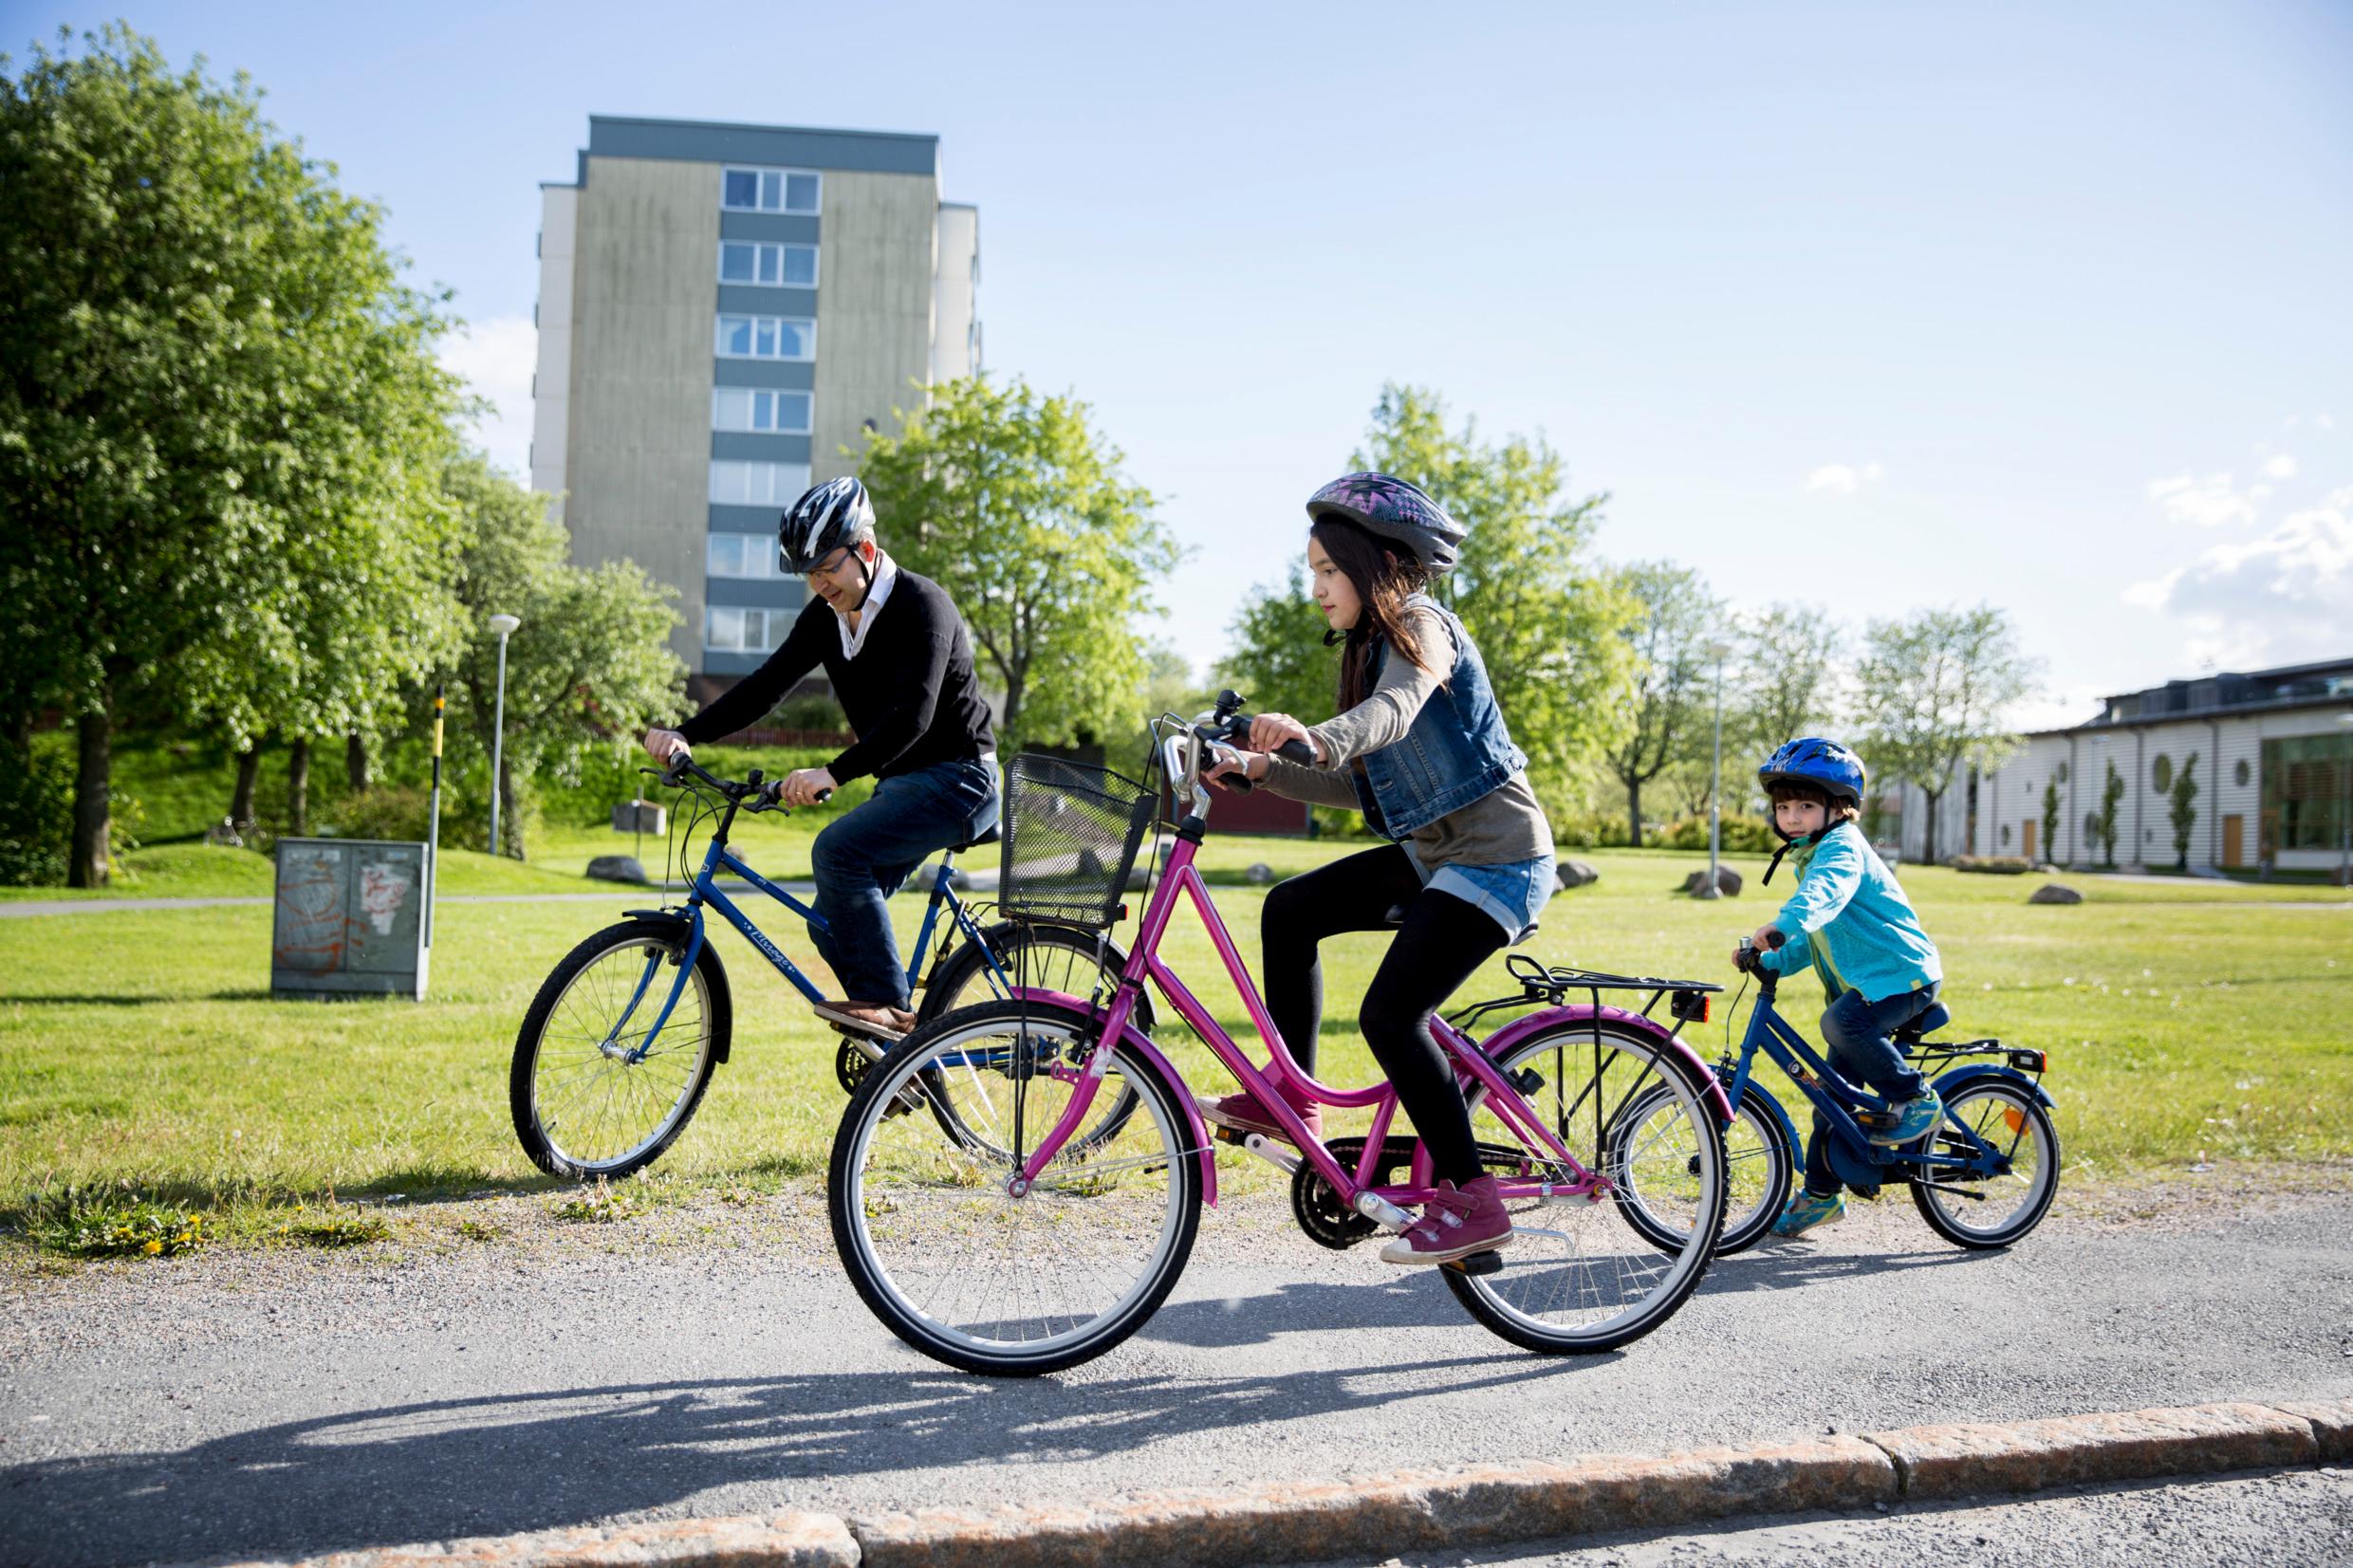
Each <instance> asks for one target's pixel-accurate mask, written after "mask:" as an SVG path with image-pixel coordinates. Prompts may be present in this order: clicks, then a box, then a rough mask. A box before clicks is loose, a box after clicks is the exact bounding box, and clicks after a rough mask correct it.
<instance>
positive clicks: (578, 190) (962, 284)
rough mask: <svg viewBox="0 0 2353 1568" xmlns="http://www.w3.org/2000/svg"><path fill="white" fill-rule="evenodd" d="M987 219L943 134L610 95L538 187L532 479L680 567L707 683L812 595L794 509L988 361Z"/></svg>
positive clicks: (601, 547)
mask: <svg viewBox="0 0 2353 1568" xmlns="http://www.w3.org/2000/svg"><path fill="white" fill-rule="evenodd" d="M979 223H980V215H979V213H978V212H975V211H974V210H973V208H971V207H968V206H962V205H958V204H955V203H951V202H943V201H942V200H940V196H939V138H936V137H929V136H900V135H888V134H881V133H876V132H867V131H822V130H801V129H793V128H788V127H784V126H769V125H720V124H706V123H702V122H699V121H695V120H622V119H614V118H609V117H606V116H602V115H597V116H591V117H590V119H589V121H588V145H587V147H586V148H585V149H584V150H583V151H582V153H581V155H580V167H579V171H578V177H577V178H576V179H575V180H574V181H573V182H572V183H570V184H555V183H550V184H547V185H544V186H542V187H541V220H540V251H539V254H540V276H539V308H538V324H539V369H538V376H537V378H536V379H535V381H534V383H533V397H534V406H533V417H532V432H531V436H532V438H531V483H532V485H533V487H534V488H536V489H542V490H546V491H549V492H551V493H554V494H557V495H560V496H561V498H562V499H561V501H560V503H559V505H560V507H561V510H560V514H559V515H560V516H561V517H562V519H563V521H564V524H565V526H566V527H567V528H569V529H570V530H571V535H572V554H573V558H574V559H575V560H576V561H580V562H582V563H596V562H601V561H609V560H614V559H617V558H621V557H626V558H628V559H629V560H632V561H635V562H637V563H639V565H640V566H643V567H644V568H645V569H646V570H647V571H648V572H650V573H651V574H653V576H654V577H656V578H657V579H658V580H660V581H665V582H669V583H673V584H675V585H676V587H677V588H678V590H679V596H680V600H681V602H680V608H681V610H682V611H683V612H684V614H685V624H684V625H683V626H682V627H681V628H680V629H679V632H678V636H677V640H676V649H677V653H678V655H679V657H680V658H682V659H684V660H685V661H686V665H687V668H688V669H689V670H690V671H693V672H695V679H694V680H693V682H692V683H691V684H692V687H693V689H694V693H695V696H696V697H697V698H707V697H708V695H709V694H710V692H711V691H712V690H713V687H714V686H715V685H717V684H721V683H724V682H725V681H727V680H730V679H732V678H733V677H734V676H736V675H740V674H743V673H747V672H748V671H750V670H751V669H753V668H755V667H756V666H757V665H758V664H759V662H760V661H761V659H762V658H764V657H765V656H766V655H767V654H768V653H769V650H771V649H772V648H774V647H775V646H776V644H777V643H778V642H780V641H782V640H783V637H784V634H785V631H786V629H787V627H788V626H789V625H790V624H791V621H792V618H793V617H794V616H796V615H797V614H799V612H800V607H801V604H802V602H803V600H804V597H805V594H806V589H805V587H804V585H803V584H802V582H801V581H799V580H798V579H795V578H786V577H781V576H779V575H778V573H777V569H776V517H777V513H778V512H779V511H780V510H781V509H782V508H783V507H785V506H787V505H788V504H789V503H790V502H791V501H792V499H793V498H794V497H795V496H797V495H799V494H800V493H801V491H802V490H803V489H806V488H807V487H808V485H809V484H811V483H812V482H813V481H815V480H819V479H825V478H830V477H832V476H833V475H835V474H838V473H842V472H845V471H847V470H848V469H849V467H850V463H849V460H848V459H846V458H845V457H843V454H842V453H843V449H844V448H847V449H849V450H850V451H852V452H855V451H856V450H857V449H858V447H859V445H860V443H861V442H862V439H863V433H864V432H865V431H866V430H867V429H869V428H872V429H878V430H882V431H886V432H887V431H891V430H893V429H895V428H896V427H895V422H894V420H893V417H892V411H893V410H894V409H900V408H906V407H909V406H910V405H911V403H913V402H914V401H916V400H918V399H920V398H921V397H922V396H923V394H922V391H921V390H920V389H921V387H922V386H924V385H926V384H929V383H932V382H936V381H940V380H946V379H950V378H954V377H958V376H964V375H968V374H970V373H972V372H973V371H974V370H976V369H978V368H979V362H980V323H979V316H978V314H977V310H976V291H977V287H978V283H979V274H980V228H979Z"/></svg>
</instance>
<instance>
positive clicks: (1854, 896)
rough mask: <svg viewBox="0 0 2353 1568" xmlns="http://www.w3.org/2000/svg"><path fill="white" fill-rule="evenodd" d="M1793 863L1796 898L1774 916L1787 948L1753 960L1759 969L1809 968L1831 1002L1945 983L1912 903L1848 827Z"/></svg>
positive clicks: (1834, 831) (1873, 997)
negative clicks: (1853, 994) (1851, 994)
mask: <svg viewBox="0 0 2353 1568" xmlns="http://www.w3.org/2000/svg"><path fill="white" fill-rule="evenodd" d="M1792 862H1793V863H1794V864H1795V865H1796V866H1797V868H1798V870H1799V872H1800V873H1801V876H1800V879H1799V881H1798V885H1797V891H1796V892H1795V893H1793V894H1791V895H1789V901H1788V903H1786V904H1784V905H1782V906H1781V913H1779V914H1777V915H1775V916H1774V917H1773V925H1774V927H1775V928H1776V929H1778V930H1779V931H1780V932H1781V933H1782V934H1783V935H1784V936H1786V937H1788V945H1787V946H1786V947H1784V948H1782V949H1781V950H1780V951H1778V952H1766V953H1762V954H1760V955H1759V956H1758V961H1759V962H1760V963H1761V964H1762V965H1763V966H1764V967H1765V968H1769V969H1771V970H1772V971H1773V972H1774V973H1776V974H1794V973H1795V972H1796V971H1797V970H1798V968H1800V967H1801V966H1803V965H1805V964H1807V963H1811V964H1812V965H1813V966H1814V968H1816V969H1817V970H1819V971H1820V972H1821V975H1822V986H1823V989H1825V990H1826V991H1828V992H1829V993H1830V994H1831V995H1832V996H1833V997H1835V996H1837V995H1838V994H1839V993H1840V992H1841V991H1848V990H1854V991H1861V992H1862V999H1863V1000H1864V1001H1866V1002H1884V1001H1886V1000H1887V999H1888V998H1889V997H1891V996H1900V995H1902V994H1903V993H1904V992H1906V991H1917V990H1918V989H1919V988H1920V987H1923V986H1928V985H1932V984H1934V983H1936V981H1939V980H1942V979H1943V978H1944V966H1943V965H1942V964H1941V963H1940V962H1939V961H1938V960H1937V957H1936V943H1934V942H1931V941H1930V940H1929V939H1928V933H1927V932H1924V931H1922V930H1921V929H1920V917H1919V916H1918V915H1917V914H1915V913H1912V902H1911V900H1910V899H1908V898H1906V897H1904V895H1903V889H1901V888H1900V887H1898V886H1897V885H1896V877H1895V874H1894V873H1892V872H1890V871H1889V870H1888V869H1887V862H1886V861H1884V860H1881V858H1879V856H1878V855H1877V854H1875V853H1874V852H1873V851H1872V848H1871V846H1870V844H1869V843H1868V842H1867V841H1866V840H1865V839H1863V836H1862V829H1861V828H1859V827H1857V826H1856V825H1855V824H1854V823H1853V822H1852V821H1844V822H1841V823H1840V824H1839V825H1838V826H1836V827H1834V828H1832V829H1831V830H1830V831H1829V833H1828V834H1827V835H1825V837H1824V839H1823V840H1822V841H1821V842H1820V843H1818V844H1816V845H1814V846H1813V847H1812V848H1811V849H1808V850H1800V851H1798V853H1797V854H1796V855H1795V856H1793V857H1792Z"/></svg>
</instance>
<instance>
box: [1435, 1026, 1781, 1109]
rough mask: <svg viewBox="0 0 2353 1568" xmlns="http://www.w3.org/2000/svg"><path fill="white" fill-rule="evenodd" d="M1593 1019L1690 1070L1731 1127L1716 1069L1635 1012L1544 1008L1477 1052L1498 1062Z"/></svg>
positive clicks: (1496, 1035)
mask: <svg viewBox="0 0 2353 1568" xmlns="http://www.w3.org/2000/svg"><path fill="white" fill-rule="evenodd" d="M1596 1018H1599V1019H1600V1020H1601V1021H1602V1022H1603V1023H1604V1024H1618V1025H1621V1026H1622V1027H1624V1028H1627V1029H1631V1030H1632V1031H1634V1032H1635V1033H1636V1034H1643V1035H1648V1036H1650V1037H1651V1039H1653V1040H1655V1041H1657V1042H1658V1043H1659V1044H1661V1045H1664V1046H1666V1047H1668V1049H1669V1050H1671V1051H1672V1052H1673V1053H1674V1054H1675V1055H1676V1056H1677V1057H1679V1058H1681V1059H1682V1061H1683V1064H1684V1066H1686V1067H1688V1068H1689V1069H1691V1075H1692V1081H1693V1082H1695V1083H1697V1084H1701V1085H1704V1086H1705V1088H1706V1092H1707V1096H1708V1098H1709V1099H1710V1101H1712V1102H1713V1103H1714V1106H1715V1114H1716V1116H1717V1117H1718V1119H1720V1120H1721V1121H1722V1122H1723V1124H1724V1125H1725V1126H1727V1127H1730V1126H1731V1125H1732V1101H1731V1100H1730V1099H1729V1098H1726V1097H1725V1094H1724V1084H1723V1080H1722V1079H1718V1078H1717V1077H1716V1076H1715V1069H1714V1068H1713V1067H1711V1066H1709V1065H1708V1063H1707V1061H1705V1060H1704V1059H1703V1058H1702V1057H1701V1056H1700V1055H1699V1053H1698V1052H1697V1051H1695V1050H1693V1049H1692V1048H1691V1046H1690V1045H1689V1044H1688V1043H1686V1042H1684V1040H1683V1039H1682V1037H1681V1036H1679V1035H1674V1034H1670V1033H1668V1032H1667V1029H1666V1027H1665V1026H1664V1025H1662V1024H1659V1023H1658V1020H1656V1019H1653V1018H1645V1017H1644V1016H1643V1015H1642V1014H1640V1013H1638V1012H1629V1011H1628V1010H1626V1009H1625V1008H1623V1007H1610V1006H1603V1007H1601V1008H1598V1009H1597V1008H1596V1007H1595V1006H1594V1005H1592V1004H1591V1003H1589V1002H1588V1003H1584V1004H1583V1005H1578V1006H1568V1007H1545V1008H1542V1009H1540V1010H1538V1011H1536V1012H1532V1013H1529V1014H1528V1015H1527V1016H1526V1017H1525V1018H1520V1019H1516V1020H1514V1021H1513V1022H1511V1023H1510V1024H1505V1025H1504V1026H1503V1027H1502V1028H1500V1029H1497V1030H1496V1031H1495V1032H1494V1033H1493V1034H1491V1035H1489V1036H1488V1037H1487V1038H1486V1039H1485V1040H1483V1041H1481V1042H1479V1049H1480V1050H1482V1051H1485V1052H1486V1053H1487V1054H1488V1055H1489V1056H1490V1057H1491V1058H1501V1057H1502V1056H1504V1055H1505V1054H1506V1053H1508V1052H1509V1051H1510V1050H1511V1048H1512V1047H1513V1046H1516V1045H1517V1044H1519V1042H1521V1041H1523V1040H1526V1039H1528V1038H1529V1037H1530V1036H1531V1035H1537V1034H1542V1033H1544V1032H1545V1031H1546V1030H1547V1029H1554V1028H1558V1027H1559V1026H1560V1025H1562V1024H1584V1025H1585V1026H1586V1028H1587V1029H1588V1030H1589V1029H1590V1028H1591V1027H1592V1024H1593V1021H1594V1020H1595V1019H1596ZM1766 1098H1768V1099H1769V1098H1772V1097H1770V1096H1767V1097H1766ZM1784 1119H1787V1118H1786V1117H1785V1118H1784ZM1790 1135H1791V1136H1792V1137H1795V1136H1796V1134H1795V1132H1794V1131H1792V1133H1791V1134H1790Z"/></svg>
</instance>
